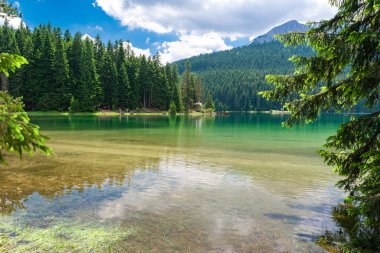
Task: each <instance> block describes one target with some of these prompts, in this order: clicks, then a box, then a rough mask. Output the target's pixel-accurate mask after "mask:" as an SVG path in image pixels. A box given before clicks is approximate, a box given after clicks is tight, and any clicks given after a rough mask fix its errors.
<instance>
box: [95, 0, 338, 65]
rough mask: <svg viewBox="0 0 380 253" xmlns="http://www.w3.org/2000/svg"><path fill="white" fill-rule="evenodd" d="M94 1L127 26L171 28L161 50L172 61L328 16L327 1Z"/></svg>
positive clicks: (166, 30) (160, 30)
mask: <svg viewBox="0 0 380 253" xmlns="http://www.w3.org/2000/svg"><path fill="white" fill-rule="evenodd" d="M95 2H96V5H97V6H98V7H100V8H102V9H103V10H104V12H106V13H107V14H108V15H110V16H112V17H113V18H115V19H116V20H119V21H120V23H121V24H122V25H124V26H127V27H128V28H129V29H135V28H140V29H146V30H149V31H152V32H155V33H159V34H163V33H176V34H178V35H179V40H178V41H174V42H165V43H163V44H162V45H161V49H160V52H161V54H162V58H163V60H164V61H167V62H171V61H175V60H178V59H182V58H186V57H190V56H193V55H197V54H201V53H210V52H213V51H217V50H224V49H228V48H229V47H228V46H227V45H226V44H225V43H224V40H225V39H227V38H228V39H230V40H231V41H233V40H236V39H238V38H248V37H252V36H257V35H260V34H262V33H264V32H266V31H267V30H269V29H270V28H272V27H274V26H275V25H279V24H282V23H284V22H286V21H289V20H293V19H296V20H298V21H301V22H306V21H310V20H320V19H326V18H330V17H331V16H332V15H333V14H334V12H335V9H334V8H332V7H331V6H330V5H329V4H328V0H299V1H294V0H275V1H267V0H235V1H231V0H187V1H179V0H160V1H157V0H95Z"/></svg>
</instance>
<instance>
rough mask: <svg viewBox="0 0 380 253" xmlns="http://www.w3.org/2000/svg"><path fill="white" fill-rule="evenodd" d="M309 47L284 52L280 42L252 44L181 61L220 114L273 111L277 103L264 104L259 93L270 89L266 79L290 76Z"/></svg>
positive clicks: (285, 49) (182, 66)
mask: <svg viewBox="0 0 380 253" xmlns="http://www.w3.org/2000/svg"><path fill="white" fill-rule="evenodd" d="M310 54H312V51H311V50H310V49H309V48H306V47H298V48H291V47H287V48H285V47H284V46H283V45H282V44H281V43H280V42H278V41H271V42H266V43H252V44H250V45H248V46H244V47H240V48H235V49H232V50H228V51H223V52H216V53H213V54H207V55H201V56H196V57H192V58H190V59H188V60H183V61H179V62H177V63H176V64H177V65H178V68H179V71H180V73H182V71H183V69H184V64H185V62H186V61H189V62H190V64H191V67H192V71H194V72H195V73H196V74H197V75H198V76H199V77H200V79H201V80H202V83H203V86H204V89H205V93H204V94H206V93H207V92H210V93H211V95H212V96H213V98H214V100H215V106H216V109H217V110H234V111H241V110H243V111H248V110H271V109H280V108H281V105H280V104H279V103H276V102H270V101H266V100H264V99H263V98H262V97H261V96H259V95H258V92H259V91H262V90H266V89H268V88H269V87H268V85H267V84H266V82H265V76H266V75H268V74H289V73H291V72H292V71H293V64H292V63H291V62H289V60H288V59H289V58H290V57H291V56H293V55H310Z"/></svg>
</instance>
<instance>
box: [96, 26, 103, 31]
mask: <svg viewBox="0 0 380 253" xmlns="http://www.w3.org/2000/svg"><path fill="white" fill-rule="evenodd" d="M94 28H95V30H98V31H103V27H101V26H99V25H96V26H95V27H94Z"/></svg>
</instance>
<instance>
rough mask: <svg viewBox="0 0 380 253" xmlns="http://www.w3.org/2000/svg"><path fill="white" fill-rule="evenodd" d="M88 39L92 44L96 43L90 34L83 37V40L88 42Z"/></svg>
mask: <svg viewBox="0 0 380 253" xmlns="http://www.w3.org/2000/svg"><path fill="white" fill-rule="evenodd" d="M86 39H89V40H91V41H92V42H95V39H94V38H93V37H91V36H90V35H89V34H87V33H86V34H85V35H83V36H82V40H86Z"/></svg>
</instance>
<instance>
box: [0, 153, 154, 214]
mask: <svg viewBox="0 0 380 253" xmlns="http://www.w3.org/2000/svg"><path fill="white" fill-rule="evenodd" d="M11 159H12V160H11V161H10V163H9V165H8V166H7V167H2V168H1V170H0V213H3V214H10V213H11V212H13V211H15V210H16V209H20V208H24V206H23V203H24V201H25V200H27V199H28V198H29V196H31V195H32V194H33V193H38V194H39V195H41V196H43V197H47V198H54V197H56V196H62V195H65V194H68V193H70V192H72V191H73V190H76V191H78V192H82V191H84V190H85V189H87V188H89V187H94V186H95V187H97V188H99V189H100V190H101V189H102V187H103V185H105V184H106V183H107V184H108V185H124V184H125V183H128V184H131V180H132V178H133V176H134V175H135V172H136V171H137V170H139V171H141V170H148V171H154V172H156V171H157V170H158V165H159V162H160V159H159V158H145V159H142V158H135V157H121V156H120V155H115V156H112V155H109V154H107V155H101V154H99V153H96V154H94V153H93V154H91V153H82V154H74V153H66V154H64V156H63V157H60V158H57V157H50V158H45V157H42V156H36V157H33V158H25V160H22V161H18V160H17V158H16V157H12V158H11ZM126 181H127V182H126Z"/></svg>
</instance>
